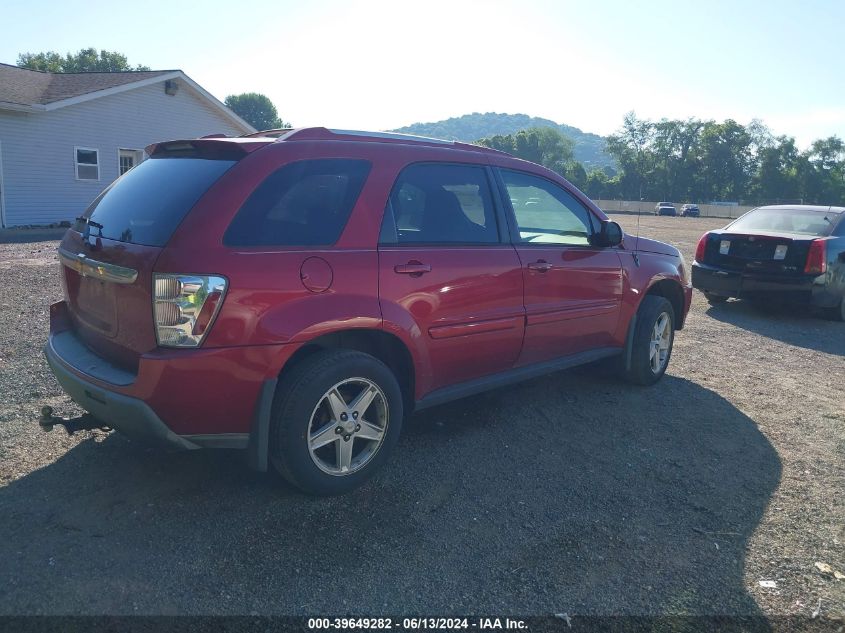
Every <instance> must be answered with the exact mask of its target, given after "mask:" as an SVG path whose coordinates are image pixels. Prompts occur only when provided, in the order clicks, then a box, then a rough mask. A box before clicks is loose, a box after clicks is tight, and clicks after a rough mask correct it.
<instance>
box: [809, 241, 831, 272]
mask: <svg viewBox="0 0 845 633" xmlns="http://www.w3.org/2000/svg"><path fill="white" fill-rule="evenodd" d="M826 244H827V243H826V242H825V240H813V241H812V242H810V252H809V253H807V263H806V264H804V272H805V273H806V274H808V275H822V274H824V273H825V272H827V247H826Z"/></svg>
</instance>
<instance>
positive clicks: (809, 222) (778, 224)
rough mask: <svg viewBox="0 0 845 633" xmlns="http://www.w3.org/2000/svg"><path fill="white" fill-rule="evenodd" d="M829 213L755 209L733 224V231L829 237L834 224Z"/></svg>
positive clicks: (803, 210)
mask: <svg viewBox="0 0 845 633" xmlns="http://www.w3.org/2000/svg"><path fill="white" fill-rule="evenodd" d="M833 217H834V216H833V215H831V214H830V213H829V212H827V211H814V210H808V209H754V210H753V211H749V212H748V213H746V214H745V215H744V216H742V217H741V218H740V219H738V220H737V221H736V222H734V223H733V224H731V227H730V228H731V230H732V231H769V232H773V233H798V234H800V235H815V236H817V237H822V236H824V235H827V234H828V233H829V231H830V227H831V225H832V223H833Z"/></svg>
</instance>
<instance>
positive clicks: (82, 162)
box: [73, 147, 100, 180]
mask: <svg viewBox="0 0 845 633" xmlns="http://www.w3.org/2000/svg"><path fill="white" fill-rule="evenodd" d="M73 149H74V154H75V156H76V179H77V180H99V179H100V152H99V150H96V149H91V148H88V147H74V148H73Z"/></svg>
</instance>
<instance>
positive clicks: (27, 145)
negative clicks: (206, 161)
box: [0, 64, 255, 227]
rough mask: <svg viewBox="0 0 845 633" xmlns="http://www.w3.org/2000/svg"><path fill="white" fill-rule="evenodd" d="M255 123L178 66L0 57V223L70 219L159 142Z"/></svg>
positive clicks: (237, 130) (243, 129)
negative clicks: (36, 63) (43, 63)
mask: <svg viewBox="0 0 845 633" xmlns="http://www.w3.org/2000/svg"><path fill="white" fill-rule="evenodd" d="M254 131H255V130H254V129H253V128H252V127H251V126H250V125H249V124H248V123H247V122H246V121H244V120H243V119H241V118H240V117H239V116H238V115H236V114H235V113H234V112H232V111H231V110H229V108H227V107H226V106H225V105H223V104H222V103H221V102H220V101H218V100H217V99H215V98H214V97H213V96H212V95H211V94H209V93H208V92H206V91H205V90H204V89H203V88H202V87H201V86H199V85H198V84H197V83H195V82H194V81H193V80H192V79H191V78H190V77H188V76H187V75H185V73H183V72H182V71H180V70H159V71H148V72H120V73H45V72H38V71H33V70H26V69H23V68H18V67H17V66H9V65H7V64H0V226H3V227H8V226H20V225H26V224H36V225H44V224H51V223H58V222H62V221H68V220H72V219H73V218H75V217H77V216H79V215H80V214H81V213H82V212H83V211H84V210H85V208H86V207H87V206H88V204H89V203H90V202H91V201H92V200H93V199H94V198H95V197H97V195H98V194H99V193H100V192H101V191H102V190H103V189H104V188H105V187H107V186H108V185H109V184H110V183H111V182H112V181H114V179H115V178H117V177H118V176H120V175H121V174H123V173H125V172H126V171H128V170H129V169H131V168H132V167H133V166H134V165H136V164H137V163H138V162H140V161H141V160H143V158H144V148H145V147H146V146H147V145H150V144H151V143H155V142H156V141H163V140H168V139H175V138H195V137H198V136H205V135H206V134H215V133H222V134H226V135H228V136H232V135H235V136H237V135H241V134H246V133H250V132H254Z"/></svg>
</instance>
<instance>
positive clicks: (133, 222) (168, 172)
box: [74, 158, 235, 246]
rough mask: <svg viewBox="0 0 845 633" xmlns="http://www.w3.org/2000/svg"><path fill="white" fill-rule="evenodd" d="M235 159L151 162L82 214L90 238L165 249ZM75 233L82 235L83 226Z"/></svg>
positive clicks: (129, 173) (78, 224) (78, 223)
mask: <svg viewBox="0 0 845 633" xmlns="http://www.w3.org/2000/svg"><path fill="white" fill-rule="evenodd" d="M234 164H235V161H230V160H209V159H206V158H150V159H148V160H145V161H144V162H143V163H141V164H140V165H138V166H137V167H135V168H134V169H132V170H130V171H129V172H127V173H126V175H124V176H122V177H121V178H119V179H117V180H116V181H115V182H114V183H113V184H112V185H111V186H110V187H108V188H107V189H106V190H105V191H104V192H103V193H101V194H100V195H99V196H98V197H97V199H96V200H94V202H92V203H91V206H90V207H88V209H87V210H86V211H85V213H84V214H83V217H85V218H88V224H89V226H88V228H89V229H90V231H91V235H94V236H98V237H99V236H102V237H105V238H108V239H112V240H119V241H121V242H131V243H133V244H145V245H147V246H164V245H165V244H166V243H167V240H169V239H170V236H171V235H172V234H173V231H175V230H176V227H177V226H179V223H180V222H181V221H182V220H183V219H184V217H185V216H186V215H187V214H188V211H190V210H191V208H192V207H193V206H194V205H195V204H196V202H197V200H199V199H200V197H201V196H202V194H204V193H205V192H206V191H208V189H209V187H211V185H213V184H214V183H215V182H216V181H217V179H218V178H220V176H222V175H223V174H224V173H225V172H226V171H227V170H228V169H229V168H230V167H231V166H232V165H234ZM74 229H76V230H77V231H80V232H84V231H85V229H86V226H85V222H80V221H77V223H76V225H75V226H74Z"/></svg>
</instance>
